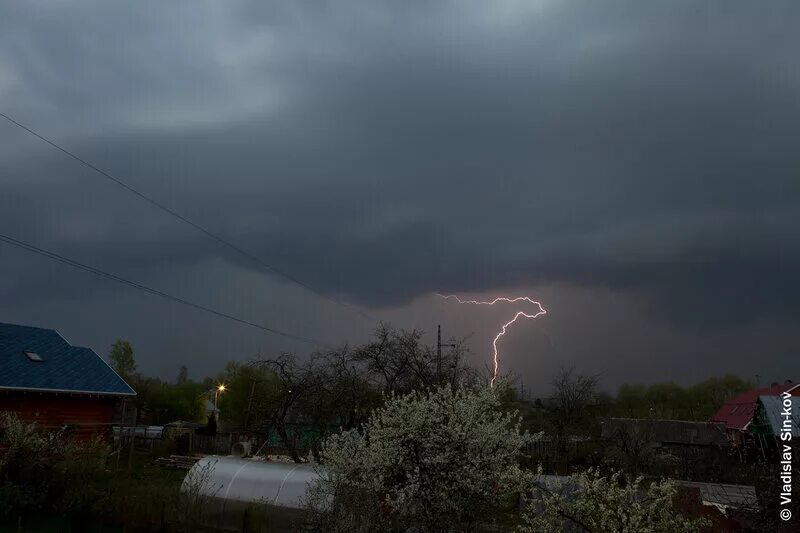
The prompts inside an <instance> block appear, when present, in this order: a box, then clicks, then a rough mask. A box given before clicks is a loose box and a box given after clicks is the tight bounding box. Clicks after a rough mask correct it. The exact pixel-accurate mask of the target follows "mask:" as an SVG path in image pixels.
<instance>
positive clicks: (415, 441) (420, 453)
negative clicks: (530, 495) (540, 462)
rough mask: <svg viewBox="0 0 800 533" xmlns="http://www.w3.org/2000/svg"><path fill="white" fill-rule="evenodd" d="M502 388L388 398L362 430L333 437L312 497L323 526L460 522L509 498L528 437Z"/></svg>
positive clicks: (428, 526) (461, 525) (431, 526)
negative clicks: (504, 405) (505, 406)
mask: <svg viewBox="0 0 800 533" xmlns="http://www.w3.org/2000/svg"><path fill="white" fill-rule="evenodd" d="M498 388H499V387H495V388H494V389H490V388H485V389H482V390H479V391H470V390H464V389H455V390H454V389H452V388H450V387H443V388H439V389H435V390H432V391H428V392H419V391H418V392H412V393H410V394H408V395H406V396H401V397H392V398H389V399H388V400H387V402H386V404H385V405H384V406H383V407H382V408H380V409H377V410H376V411H374V412H373V414H372V416H371V417H370V419H369V420H368V421H367V423H366V424H365V425H364V426H363V428H361V430H360V431H358V430H351V431H345V432H343V433H341V434H338V435H333V436H331V437H330V438H329V439H328V440H327V441H326V443H325V445H324V446H323V449H322V453H321V458H322V467H321V474H322V477H321V480H320V481H319V482H318V483H317V484H316V485H314V486H312V487H311V489H310V491H309V493H308V503H309V506H310V507H311V509H312V511H313V512H314V515H315V517H316V523H317V526H318V527H320V529H324V530H326V531H345V530H346V531H381V530H391V529H402V530H405V529H407V528H411V527H415V528H417V530H418V531H454V530H462V529H466V528H468V527H469V526H470V525H473V524H474V523H475V522H476V521H477V520H479V519H481V520H484V519H486V517H487V516H488V515H490V514H491V513H494V512H496V511H497V510H498V509H501V508H503V507H508V506H509V505H510V506H513V505H514V504H515V496H516V494H517V492H518V491H519V490H521V488H522V487H523V485H524V477H525V476H524V473H523V472H522V471H521V470H520V468H519V455H520V453H521V450H522V448H523V446H524V444H525V442H526V440H527V439H528V438H529V437H528V435H527V433H523V432H522V431H521V428H520V421H519V418H518V416H517V414H516V413H508V412H503V411H502V410H501V408H500V399H499V391H498Z"/></svg>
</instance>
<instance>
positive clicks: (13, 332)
mask: <svg viewBox="0 0 800 533" xmlns="http://www.w3.org/2000/svg"><path fill="white" fill-rule="evenodd" d="M26 351H29V352H34V353H36V354H38V355H39V357H40V358H41V359H42V360H41V361H36V360H32V359H31V358H30V357H28V356H26V355H25V352H26ZM0 389H7V390H15V389H20V390H42V391H59V392H81V393H89V394H112V395H126V396H130V395H135V394H136V392H135V391H134V390H133V389H132V388H131V387H130V385H128V384H127V383H125V380H123V379H122V378H121V377H120V376H119V375H118V374H117V373H116V372H114V370H112V368H111V367H110V366H108V364H106V362H105V361H103V359H101V358H100V356H98V355H97V354H96V353H95V352H94V351H93V350H91V349H89V348H83V347H80V346H72V345H71V344H70V343H68V342H67V341H66V340H65V339H64V338H63V337H62V336H61V335H59V334H58V332H56V331H55V330H52V329H45V328H36V327H31V326H19V325H16V324H6V323H3V322H0Z"/></svg>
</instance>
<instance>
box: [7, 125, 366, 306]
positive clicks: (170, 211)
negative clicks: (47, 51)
mask: <svg viewBox="0 0 800 533" xmlns="http://www.w3.org/2000/svg"><path fill="white" fill-rule="evenodd" d="M0 117H3V118H4V119H6V120H7V121H9V122H11V123H12V124H14V125H15V126H18V127H20V128H22V129H23V130H25V131H27V132H28V133H30V134H31V135H33V136H34V137H36V138H37V139H39V140H41V141H44V142H46V143H47V144H49V145H50V146H52V147H53V148H55V149H56V150H59V151H60V152H62V153H64V154H66V155H67V156H69V157H71V158H72V159H74V160H75V161H77V162H79V163H80V164H82V165H84V166H85V167H87V168H89V169H91V170H93V171H95V172H97V173H98V174H100V175H101V176H103V177H104V178H106V179H108V180H109V181H111V182H113V183H115V184H116V185H118V186H120V187H122V188H123V189H125V190H126V191H128V192H130V193H132V194H134V195H136V196H138V197H139V198H140V199H142V200H144V201H145V202H147V203H149V204H150V205H152V206H154V207H156V208H158V209H160V210H161V211H163V212H165V213H167V214H168V215H170V216H173V217H175V218H177V219H178V220H180V221H181V222H183V223H184V224H188V225H189V226H191V227H192V228H194V229H196V230H197V231H199V232H201V233H203V234H204V235H205V236H206V237H209V238H210V239H213V240H215V241H216V242H218V243H220V244H222V245H224V246H226V247H228V248H230V249H231V250H234V251H235V252H237V253H239V254H241V255H242V256H244V257H246V258H248V259H249V260H250V261H252V262H254V263H257V264H258V265H260V266H261V267H262V268H265V269H267V270H268V271H270V272H272V273H273V274H275V275H278V276H280V277H282V278H284V279H286V280H288V281H290V282H292V283H294V284H295V285H298V286H300V287H303V288H304V289H306V290H307V291H309V292H311V293H313V294H315V295H317V296H319V297H320V298H323V299H325V300H328V301H329V302H332V303H335V304H336V305H339V306H342V307H346V308H348V309H351V310H353V311H355V312H356V313H358V314H359V315H361V316H362V317H364V318H366V319H369V320H375V318H374V317H372V316H370V315H369V314H367V313H365V312H364V311H362V310H360V309H357V308H356V307H353V306H352V305H350V304H347V303H345V302H342V301H340V300H337V299H335V298H332V297H330V296H328V295H326V294H323V293H322V292H320V291H318V290H317V289H315V288H313V287H311V286H310V285H308V284H307V283H305V282H303V281H300V280H299V279H297V278H295V277H293V276H291V275H289V274H287V273H286V272H283V271H281V270H278V269H277V268H275V267H273V266H272V265H270V264H268V263H267V262H265V261H264V260H262V259H260V258H259V257H258V256H256V255H253V254H251V253H250V252H248V251H247V250H244V249H243V248H241V247H239V246H237V245H235V244H233V243H232V242H230V241H228V240H227V239H224V238H223V237H221V236H219V235H217V234H216V233H214V232H212V231H211V230H208V229H206V228H205V227H203V226H201V225H200V224H198V223H197V222H194V221H192V220H190V219H188V218H186V217H185V216H183V215H181V214H180V213H178V212H177V211H175V210H173V209H172V208H170V207H168V206H166V205H164V204H162V203H161V202H159V201H157V200H155V199H153V198H151V197H149V196H147V195H146V194H144V193H142V192H140V191H138V190H137V189H134V188H133V187H131V186H130V185H128V184H127V183H125V182H124V181H122V180H121V179H119V178H115V177H114V176H112V175H111V174H109V173H108V172H106V171H105V170H103V169H101V168H98V167H96V166H95V165H93V164H92V163H90V162H88V161H86V160H85V159H83V158H81V157H79V156H77V155H75V154H74V153H72V152H70V151H69V150H67V149H66V148H64V147H62V146H60V145H59V144H56V143H55V142H54V141H51V140H50V139H48V138H47V137H44V136H43V135H41V134H39V133H37V132H35V131H34V130H32V129H31V128H29V127H28V126H25V125H24V124H21V123H20V122H17V121H16V120H14V119H13V118H11V117H10V116H8V115H6V114H5V113H3V112H1V111H0Z"/></svg>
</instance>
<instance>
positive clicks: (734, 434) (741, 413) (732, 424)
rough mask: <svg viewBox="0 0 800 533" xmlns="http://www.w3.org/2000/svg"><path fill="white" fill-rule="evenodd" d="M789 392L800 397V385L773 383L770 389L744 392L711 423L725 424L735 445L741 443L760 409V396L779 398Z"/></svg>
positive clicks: (731, 401) (719, 412) (712, 418)
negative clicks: (743, 435) (758, 408)
mask: <svg viewBox="0 0 800 533" xmlns="http://www.w3.org/2000/svg"><path fill="white" fill-rule="evenodd" d="M784 392H789V393H790V394H791V395H792V396H800V383H792V382H791V381H787V382H785V383H782V384H780V383H773V384H772V385H770V386H769V387H763V388H760V389H752V390H749V391H747V392H743V393H742V394H740V395H739V396H736V397H735V398H733V399H732V400H730V401H728V402H726V403H725V404H724V405H723V406H722V407H720V409H719V411H717V413H716V414H715V415H714V416H712V417H711V422H721V423H724V424H725V428H726V430H727V432H728V436H729V437H730V438H731V439H732V440H733V441H734V443H740V442H741V438H742V434H743V433H744V432H746V431H747V430H748V428H749V427H750V424H751V423H752V422H753V418H754V416H755V413H756V409H757V407H758V397H759V396H779V395H781V394H783V393H784Z"/></svg>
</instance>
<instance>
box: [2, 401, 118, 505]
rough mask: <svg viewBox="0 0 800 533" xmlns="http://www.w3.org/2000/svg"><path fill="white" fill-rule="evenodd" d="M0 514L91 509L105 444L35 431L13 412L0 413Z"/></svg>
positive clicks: (101, 478)
mask: <svg viewBox="0 0 800 533" xmlns="http://www.w3.org/2000/svg"><path fill="white" fill-rule="evenodd" d="M0 450H2V451H1V452H0V479H1V480H2V484H1V485H0V514H2V515H5V516H7V515H9V514H10V513H12V512H13V513H16V514H28V513H32V512H36V511H40V510H47V511H53V512H57V513H62V514H82V513H87V512H90V511H91V509H92V507H93V506H95V505H96V503H97V501H98V500H99V498H100V497H101V496H102V495H103V493H104V489H103V483H104V482H105V481H107V480H108V478H109V477H110V474H109V472H108V471H107V470H106V463H107V460H108V455H109V448H108V446H107V445H106V444H104V443H103V442H102V441H100V440H90V441H80V440H76V439H74V438H70V437H69V436H67V435H65V434H64V433H63V432H44V431H40V430H39V428H38V427H37V426H36V424H32V423H27V422H24V421H22V420H20V419H19V418H18V417H17V416H16V415H14V414H10V413H3V414H1V415H0Z"/></svg>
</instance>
